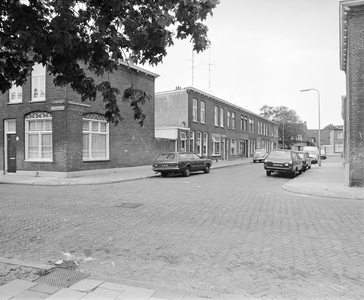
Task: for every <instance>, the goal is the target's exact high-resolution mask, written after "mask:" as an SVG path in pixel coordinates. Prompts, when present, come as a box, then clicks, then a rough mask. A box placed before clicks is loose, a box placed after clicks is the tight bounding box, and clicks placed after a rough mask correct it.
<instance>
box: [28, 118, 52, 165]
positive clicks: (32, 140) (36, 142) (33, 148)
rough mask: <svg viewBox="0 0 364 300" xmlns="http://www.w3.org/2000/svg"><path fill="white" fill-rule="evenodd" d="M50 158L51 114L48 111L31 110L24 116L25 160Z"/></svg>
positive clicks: (47, 159)
mask: <svg viewBox="0 0 364 300" xmlns="http://www.w3.org/2000/svg"><path fill="white" fill-rule="evenodd" d="M52 159H53V148H52V115H51V114H50V113H48V112H32V113H30V114H28V115H27V116H26V117H25V160H27V161H52Z"/></svg>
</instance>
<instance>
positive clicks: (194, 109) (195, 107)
mask: <svg viewBox="0 0 364 300" xmlns="http://www.w3.org/2000/svg"><path fill="white" fill-rule="evenodd" d="M192 118H193V122H197V99H195V98H193V100H192Z"/></svg>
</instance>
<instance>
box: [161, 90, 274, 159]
mask: <svg viewBox="0 0 364 300" xmlns="http://www.w3.org/2000/svg"><path fill="white" fill-rule="evenodd" d="M155 136H156V138H160V139H168V140H172V141H174V150H175V151H191V152H195V153H197V154H200V155H204V156H208V157H211V158H213V159H216V160H232V159H238V158H246V157H250V156H251V155H252V154H253V152H254V150H255V149H257V148H265V149H267V150H268V151H269V150H271V149H275V148H277V147H278V124H276V123H274V122H272V121H270V120H267V119H265V118H263V117H262V116H260V115H258V114H255V113H253V112H251V111H248V110H246V109H244V108H241V107H239V106H237V105H234V104H232V103H229V102H227V101H225V100H222V99H220V98H218V97H215V96H213V95H210V94H207V93H205V92H202V91H200V90H198V89H195V88H192V87H188V88H184V89H182V88H180V87H178V88H177V89H176V90H173V91H166V92H160V93H156V96H155Z"/></svg>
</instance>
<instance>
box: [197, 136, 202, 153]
mask: <svg viewBox="0 0 364 300" xmlns="http://www.w3.org/2000/svg"><path fill="white" fill-rule="evenodd" d="M201 135H202V134H201V132H199V131H198V132H197V140H196V153H197V154H200V155H201V154H202V153H201V151H202V147H201V142H202V137H201Z"/></svg>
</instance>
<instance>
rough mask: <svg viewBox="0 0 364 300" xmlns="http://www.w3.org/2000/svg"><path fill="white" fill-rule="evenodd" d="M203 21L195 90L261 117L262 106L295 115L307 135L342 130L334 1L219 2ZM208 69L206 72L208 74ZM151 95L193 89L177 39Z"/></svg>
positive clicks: (183, 44)
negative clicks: (203, 47)
mask: <svg viewBox="0 0 364 300" xmlns="http://www.w3.org/2000/svg"><path fill="white" fill-rule="evenodd" d="M220 2H221V3H220V4H219V5H218V6H217V8H216V9H215V10H214V13H213V16H212V17H209V18H208V20H207V22H206V24H207V26H208V27H209V32H208V38H209V39H210V41H211V49H210V50H207V51H205V52H203V53H200V54H197V53H195V54H194V72H193V74H194V75H193V77H194V84H193V86H194V87H195V88H197V89H199V90H202V91H204V92H207V93H210V94H212V95H214V96H216V97H219V98H221V99H223V100H226V101H229V102H231V103H234V104H236V105H238V106H241V107H243V108H246V109H248V110H250V111H252V112H254V113H259V112H260V111H259V108H261V107H262V106H263V105H264V104H267V105H270V106H274V107H275V106H280V105H285V106H287V107H288V108H290V109H294V110H295V111H296V112H297V114H298V115H299V117H300V118H301V119H302V120H303V121H307V127H308V128H309V129H317V128H318V94H317V92H315V91H310V92H304V93H301V92H300V90H302V89H308V88H315V89H318V90H319V91H320V96H321V97H320V98H321V99H320V103H321V128H323V127H324V126H326V125H328V124H334V125H341V124H343V120H342V118H341V96H342V95H345V93H346V92H345V73H344V72H343V71H341V70H340V56H339V55H340V54H339V47H340V44H339V0H260V1H259V0H221V1H220ZM209 62H210V64H211V65H210V72H209ZM142 67H143V68H145V69H148V70H150V71H152V72H155V73H157V74H159V75H160V77H158V78H157V79H156V92H162V91H169V90H174V89H175V88H176V86H181V87H182V88H184V87H188V86H192V44H191V43H190V42H189V40H183V41H180V40H176V41H175V45H174V46H172V47H171V48H169V49H168V54H167V57H166V58H165V59H164V61H163V63H162V64H160V65H158V66H157V67H150V66H146V65H145V66H142Z"/></svg>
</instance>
